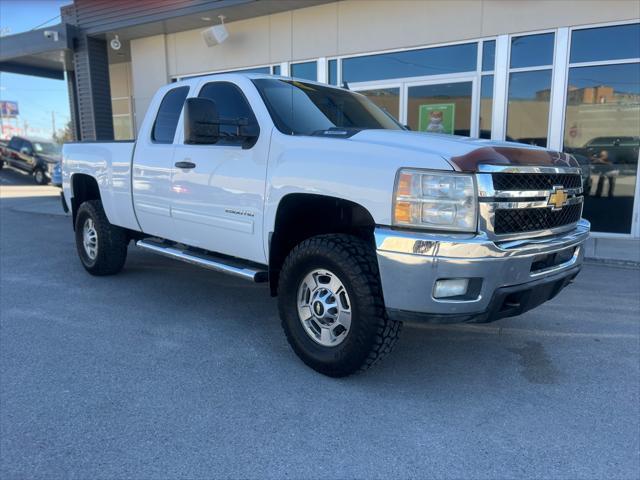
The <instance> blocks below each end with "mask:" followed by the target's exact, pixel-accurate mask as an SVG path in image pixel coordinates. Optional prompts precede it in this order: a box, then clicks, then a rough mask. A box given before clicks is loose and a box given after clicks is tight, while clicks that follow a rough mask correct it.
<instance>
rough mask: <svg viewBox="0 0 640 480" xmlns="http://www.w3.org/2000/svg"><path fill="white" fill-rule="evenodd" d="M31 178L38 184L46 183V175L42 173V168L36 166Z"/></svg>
mask: <svg viewBox="0 0 640 480" xmlns="http://www.w3.org/2000/svg"><path fill="white" fill-rule="evenodd" d="M33 180H34V181H35V182H36V183H37V184H38V185H46V184H47V183H48V181H47V176H46V175H45V173H44V170H42V169H41V168H37V169H36V170H35V171H34V172H33Z"/></svg>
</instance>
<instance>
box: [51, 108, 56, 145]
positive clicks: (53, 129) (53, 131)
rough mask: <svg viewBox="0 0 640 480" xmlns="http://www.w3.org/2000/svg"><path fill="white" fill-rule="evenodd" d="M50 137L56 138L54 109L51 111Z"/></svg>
mask: <svg viewBox="0 0 640 480" xmlns="http://www.w3.org/2000/svg"><path fill="white" fill-rule="evenodd" d="M51 130H52V132H51V138H53V139H54V140H55V138H56V112H55V111H54V110H52V111H51Z"/></svg>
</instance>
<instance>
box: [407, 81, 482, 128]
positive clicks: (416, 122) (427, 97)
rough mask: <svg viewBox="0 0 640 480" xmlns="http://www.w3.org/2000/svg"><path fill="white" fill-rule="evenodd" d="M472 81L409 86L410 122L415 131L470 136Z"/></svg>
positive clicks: (408, 120) (408, 105)
mask: <svg viewBox="0 0 640 480" xmlns="http://www.w3.org/2000/svg"><path fill="white" fill-rule="evenodd" d="M472 85H473V83H472V82H447V83H438V84H431V85H417V86H413V87H409V88H408V89H407V92H408V93H407V97H408V98H407V124H408V125H409V127H410V128H411V129H412V130H418V131H421V132H431V133H447V134H455V135H466V136H469V132H470V131H471V94H472V91H473V88H472Z"/></svg>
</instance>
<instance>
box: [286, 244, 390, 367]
mask: <svg viewBox="0 0 640 480" xmlns="http://www.w3.org/2000/svg"><path fill="white" fill-rule="evenodd" d="M278 292H279V310H280V317H281V319H282V326H283V328H284V331H285V334H286V336H287V339H288V341H289V343H290V345H291V347H292V348H293V350H294V351H295V353H296V354H297V355H298V357H300V359H301V360H302V361H303V362H304V363H306V364H307V365H308V366H310V367H311V368H313V369H314V370H316V371H318V372H320V373H323V374H325V375H328V376H331V377H344V376H347V375H350V374H352V373H355V372H357V371H362V370H366V369H367V368H369V367H371V366H372V365H374V364H375V363H377V362H378V361H379V360H380V359H382V358H383V357H384V356H385V355H386V354H387V353H389V352H390V351H391V349H392V348H393V346H394V344H395V343H396V341H397V339H398V337H399V334H400V329H401V326H402V324H401V323H400V322H397V321H394V320H391V319H389V318H388V316H387V314H386V310H385V307H384V300H383V298H382V287H381V285H380V276H379V273H378V265H377V261H376V258H375V253H374V251H373V248H372V247H371V246H370V245H368V244H367V243H365V242H364V241H363V240H361V239H359V238H357V237H354V236H351V235H320V236H317V237H313V238H310V239H308V240H305V241H304V242H302V243H301V244H300V245H298V246H297V247H295V248H294V249H293V250H292V251H291V253H290V254H289V256H288V257H287V259H286V260H285V262H284V265H283V267H282V271H281V274H280V282H279V286H278Z"/></svg>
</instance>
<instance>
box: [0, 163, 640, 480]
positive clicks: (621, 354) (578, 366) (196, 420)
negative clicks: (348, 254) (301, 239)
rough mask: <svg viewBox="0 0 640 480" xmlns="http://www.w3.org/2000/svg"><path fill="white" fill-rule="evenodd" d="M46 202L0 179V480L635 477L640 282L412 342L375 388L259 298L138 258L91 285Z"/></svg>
mask: <svg viewBox="0 0 640 480" xmlns="http://www.w3.org/2000/svg"><path fill="white" fill-rule="evenodd" d="M56 192H57V190H56V189H53V188H51V187H36V186H33V185H32V181H31V179H29V178H28V177H26V176H24V175H20V174H18V173H16V172H14V171H11V170H7V169H5V170H3V171H1V172H0V252H1V260H0V282H1V283H0V478H3V479H14V478H15V479H18V478H48V479H50V478H81V479H86V478H136V479H146V478H204V477H207V478H211V477H217V478H220V477H233V478H278V479H280V478H391V477H402V478H409V477H413V478H425V477H430V478H432V477H438V478H491V479H495V478H504V479H507V478H509V479H510V478H541V477H544V478H567V479H575V478H594V479H595V478H629V479H631V478H638V477H639V476H640V466H639V465H640V457H639V453H638V452H639V450H640V442H639V438H640V433H639V432H640V399H639V391H640V380H639V379H640V351H639V350H640V346H639V339H640V336H639V325H640V315H639V312H640V303H639V302H640V298H639V297H640V272H639V271H638V270H633V269H621V268H612V267H607V266H603V265H586V266H585V268H584V270H583V272H582V273H581V275H580V276H579V277H578V280H577V282H576V283H575V284H573V285H571V286H569V287H568V288H567V290H565V291H564V292H562V293H561V294H560V295H559V297H557V298H556V299H555V300H553V301H552V302H550V303H548V304H545V305H543V306H542V307H540V308H538V309H536V310H534V311H531V312H529V313H527V314H525V315H523V316H521V317H517V318H511V319H505V320H501V321H499V322H496V323H493V324H490V325H485V326H469V325H467V326H465V325H462V326H425V325H409V324H407V325H405V328H404V331H403V335H402V338H401V340H400V342H399V343H398V345H397V346H396V349H395V351H394V352H393V353H392V354H391V355H390V356H389V357H388V358H387V359H386V360H385V361H384V362H383V363H382V364H381V365H379V366H377V367H376V368H374V369H371V370H369V371H368V372H367V373H365V374H362V375H357V376H353V377H349V378H345V379H330V378H326V377H323V376H322V375H319V374H317V373H315V372H314V371H312V370H310V369H309V368H307V367H305V366H304V364H303V363H302V362H300V361H299V360H298V359H297V357H296V356H295V355H294V354H293V352H292V351H291V349H290V348H289V346H288V345H287V342H286V340H285V337H284V334H283V333H282V331H281V328H280V322H279V319H278V315H277V310H276V301H275V300H274V299H272V298H270V296H269V292H268V289H267V288H266V287H264V286H260V285H254V284H250V283H246V282H243V281H242V280H238V279H235V278H231V277H228V276H224V275H221V274H216V273H212V272H210V271H205V270H201V269H199V268H197V267H194V266H190V265H186V264H182V263H178V262H174V261H171V260H168V259H164V258H160V257H156V256H153V255H152V254H148V253H145V252H142V251H139V250H138V249H136V248H135V247H133V246H130V247H129V258H128V260H127V265H126V267H125V270H124V271H123V272H122V273H121V274H120V275H117V276H114V277H106V278H96V277H91V276H90V275H88V274H87V273H86V272H85V271H84V269H83V268H82V266H81V265H80V262H79V260H78V258H77V256H76V253H75V246H74V242H73V235H72V230H71V220H70V218H69V217H66V216H64V215H63V214H62V211H61V208H60V203H59V199H58V197H57V196H56Z"/></svg>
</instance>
